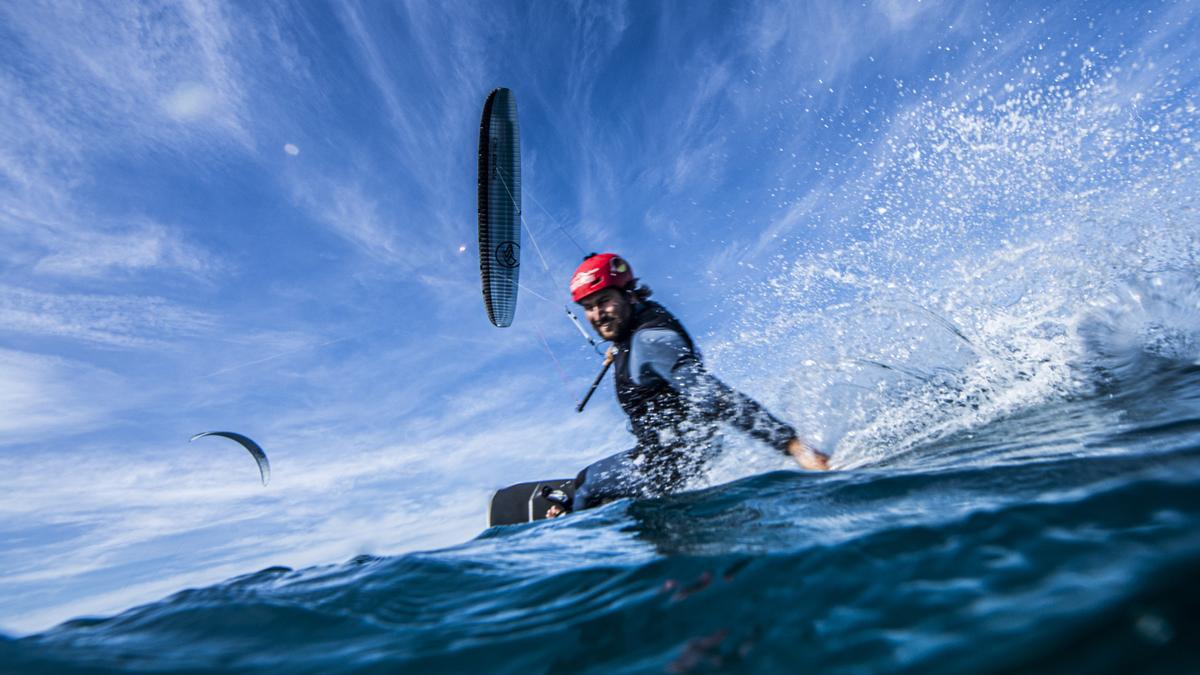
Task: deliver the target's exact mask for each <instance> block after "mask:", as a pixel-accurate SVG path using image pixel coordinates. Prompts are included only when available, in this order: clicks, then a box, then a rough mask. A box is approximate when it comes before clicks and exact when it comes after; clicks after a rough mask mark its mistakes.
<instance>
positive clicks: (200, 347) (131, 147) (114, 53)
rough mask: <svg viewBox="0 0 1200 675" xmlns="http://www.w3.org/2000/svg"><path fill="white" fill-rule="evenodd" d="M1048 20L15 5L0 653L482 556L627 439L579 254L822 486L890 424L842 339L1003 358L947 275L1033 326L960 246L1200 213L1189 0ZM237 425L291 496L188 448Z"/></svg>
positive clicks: (832, 7) (6, 205)
mask: <svg viewBox="0 0 1200 675" xmlns="http://www.w3.org/2000/svg"><path fill="white" fill-rule="evenodd" d="M1039 4H1040V3H1007V2H1006V3H995V4H993V5H989V4H987V3H939V2H900V1H898V0H897V1H881V2H865V3H854V4H852V3H842V2H820V3H776V2H745V3H696V2H675V3H649V2H634V3H617V2H611V3H600V2H537V3H508V2H504V3H474V2H450V3H425V2H413V3H385V2H367V3H350V2H347V3H334V4H318V3H308V2H304V3H283V2H279V3H223V2H215V1H209V0H194V1H192V2H180V3H173V2H163V3H157V2H147V3H124V2H113V3H104V4H103V5H99V4H94V3H83V4H76V3H65V2H64V3H49V4H41V3H9V4H7V5H4V6H3V7H0V99H2V100H4V101H5V105H4V106H2V107H0V260H2V261H3V265H0V523H3V524H2V525H0V566H2V567H3V568H4V569H5V579H4V580H3V581H0V629H3V630H6V631H10V632H24V631H29V630H37V629H41V628H45V627H47V626H49V625H51V624H52V623H54V622H57V621H60V620H63V619H66V618H69V617H70V616H75V615H79V614H86V613H97V612H113V611H117V610H120V609H122V608H124V607H127V606H129V605H131V604H133V603H136V602H141V601H146V600H150V599H153V598H156V597H159V596H162V595H165V594H168V593H170V592H173V591H175V590H178V589H180V588H183V587H185V586H187V585H194V584H203V583H209V582H212V581H216V580H219V579H222V578H225V577H228V576H231V575H234V574H239V573H243V572H248V571H252V570H254V569H257V568H260V567H265V566H268V565H275V564H284V565H292V566H301V565H309V564H317V563H329V562H336V561H339V560H343V559H346V558H348V557H350V556H352V555H354V554H357V553H374V554H394V553H399V552H403V551H405V550H411V549H413V548H426V547H433V546H441V545H448V544H453V543H456V542H460V541H463V540H465V539H467V538H470V537H471V536H473V535H474V534H476V533H477V532H478V531H479V530H480V529H482V526H483V523H484V515H483V509H484V503H485V501H486V498H487V496H488V495H489V494H490V492H491V490H493V489H495V488H497V487H500V486H503V485H505V484H508V483H512V482H517V481H520V480H526V479H531V478H537V477H547V476H557V475H571V474H573V473H574V472H575V471H576V470H578V468H580V467H581V466H583V465H584V464H586V463H587V462H589V461H592V460H594V459H597V458H599V457H600V456H603V455H605V454H608V453H610V452H613V451H616V450H618V449H621V448H623V447H625V446H627V445H628V444H629V442H630V438H629V437H628V436H627V434H626V432H625V430H624V423H623V419H622V417H621V415H620V412H619V410H618V408H617V407H616V405H615V403H614V402H613V400H612V396H611V393H610V390H609V389H608V387H605V388H604V389H603V390H602V392H601V393H600V394H599V395H598V396H597V397H596V398H595V399H594V401H593V403H592V404H591V406H590V409H589V411H588V412H587V413H586V414H585V415H576V414H575V413H574V411H573V407H574V403H575V399H576V398H577V397H578V396H579V395H580V394H581V393H582V392H583V390H584V389H585V388H586V387H587V385H588V383H589V382H590V380H591V378H592V376H593V375H594V374H595V372H596V370H597V367H598V365H599V363H598V357H596V355H595V354H594V353H593V352H592V351H591V350H590V348H588V346H587V345H586V344H585V343H584V342H583V341H582V340H581V339H580V337H579V335H578V334H577V332H576V331H575V329H574V328H573V327H572V326H571V325H570V323H568V322H567V321H566V319H565V318H564V315H563V312H562V303H563V302H565V301H566V300H567V294H566V289H565V282H566V278H567V275H568V274H569V273H570V271H571V270H572V269H573V267H574V265H575V264H576V263H577V262H578V260H579V257H580V256H579V251H578V249H577V248H576V246H575V245H574V244H573V243H572V241H571V239H572V238H573V239H574V240H576V241H578V242H580V243H581V245H582V246H584V247H585V248H587V249H589V250H615V251H620V252H622V253H624V255H626V256H627V257H628V258H629V260H630V261H631V263H632V265H633V267H634V270H635V271H636V273H637V274H638V275H639V276H640V277H641V278H642V279H643V280H644V281H646V282H647V283H648V284H649V285H650V286H652V287H653V288H654V289H655V291H656V293H657V296H658V297H659V298H660V299H661V300H663V301H664V302H665V303H666V304H668V305H669V306H670V307H672V308H673V309H674V310H676V312H677V313H678V314H679V315H680V316H681V317H682V318H683V319H684V321H685V323H686V324H687V325H688V326H689V328H690V329H691V330H692V332H693V334H695V335H696V336H697V337H698V338H699V341H700V343H701V346H702V348H704V349H705V350H706V351H707V352H708V353H709V355H710V357H711V359H712V361H713V364H714V369H715V370H717V371H718V373H719V374H721V375H722V376H724V377H725V378H726V379H727V380H729V381H730V382H731V383H732V384H735V385H736V386H738V387H740V388H742V389H744V390H745V391H747V392H748V393H750V394H752V395H753V396H755V397H757V398H760V399H761V400H763V401H764V402H766V403H768V404H769V406H770V407H771V408H772V409H774V410H776V411H777V412H779V413H780V414H781V415H782V416H784V417H786V418H787V419H789V420H790V421H792V422H794V423H796V424H797V425H798V426H799V427H801V428H802V429H803V430H804V431H805V433H806V434H808V435H809V436H810V437H811V438H815V439H817V440H818V441H820V442H822V443H823V444H824V445H825V446H826V447H827V448H830V449H834V450H835V463H836V460H837V456H838V455H837V452H836V451H837V449H838V448H839V447H841V446H840V445H839V444H840V443H841V442H842V439H843V438H844V437H847V434H850V435H851V436H853V433H856V432H861V431H862V430H861V429H857V430H856V429H855V428H853V423H851V422H847V421H846V420H845V419H844V418H843V417H842V416H840V411H841V408H840V407H839V405H838V404H837V403H836V401H837V396H838V395H839V394H838V393H837V392H836V391H833V390H832V389H830V388H829V386H827V385H829V384H830V381H829V380H828V378H827V377H826V376H827V374H828V372H829V371H830V370H834V369H836V368H837V364H838V363H839V361H838V359H839V358H841V357H842V356H845V353H846V347H845V345H846V344H848V343H850V342H853V341H854V340H855V339H856V338H855V335H858V334H857V333H855V331H856V330H858V331H859V332H865V333H871V332H872V331H874V332H878V331H876V330H875V328H876V327H877V326H878V324H877V323H871V324H870V326H871V328H870V329H869V330H868V329H867V328H864V326H863V325H858V326H857V327H856V326H855V324H853V322H852V321H849V322H845V325H847V326H848V328H847V329H846V330H847V331H848V332H842V328H841V327H840V324H839V325H838V326H834V325H833V324H829V323H825V324H820V321H821V318H820V316H821V313H822V312H823V311H824V312H826V313H827V315H834V314H836V315H837V316H839V317H841V318H842V319H845V318H846V317H847V316H851V317H853V315H852V314H851V315H848V314H847V313H846V311H845V310H844V309H842V310H838V311H837V312H832V313H830V308H832V307H841V306H842V305H839V303H846V302H848V301H850V300H852V299H854V298H856V297H858V296H859V295H861V294H862V293H864V292H867V293H871V294H876V295H878V294H884V295H886V294H887V293H891V292H892V291H894V290H895V288H896V285H897V284H899V285H900V286H903V287H906V288H910V289H914V290H913V291H912V296H913V297H914V298H924V300H921V302H924V301H925V300H928V301H929V302H930V306H937V307H941V308H943V309H944V310H945V311H947V312H950V313H951V314H953V315H954V316H955V319H956V320H957V321H958V322H959V323H960V325H971V326H974V327H975V328H977V329H979V330H984V329H985V327H986V326H990V325H992V324H990V323H989V321H993V320H995V319H996V318H997V316H996V315H994V314H987V312H986V311H982V310H980V311H976V310H979V307H980V305H979V304H978V302H977V301H976V299H974V298H965V299H964V297H962V296H961V295H956V293H957V292H958V291H957V290H956V289H957V288H958V287H957V286H956V285H955V284H954V283H949V282H946V281H945V279H946V278H948V277H946V276H945V275H944V274H942V273H943V272H946V271H947V270H951V271H955V274H957V275H958V276H956V277H954V278H955V279H959V280H961V279H962V278H963V275H966V277H967V278H969V279H970V280H973V281H972V283H973V284H975V285H974V286H970V284H968V287H972V288H977V289H979V290H980V293H984V292H985V291H986V292H987V293H992V294H1001V295H1002V294H1004V293H1008V292H1009V291H1008V290H1006V289H1005V288H1003V287H1004V281H1005V278H1004V275H1003V273H1002V272H1000V271H997V270H995V269H993V268H989V267H987V266H986V265H984V266H977V265H975V264H974V262H975V261H976V258H973V257H972V256H973V255H975V254H977V253H978V254H979V255H981V256H982V258H980V259H991V258H994V255H993V254H994V252H995V251H996V250H997V248H998V247H999V248H1001V249H1003V250H1004V251H1006V255H1010V256H1013V259H1016V260H1022V256H1023V255H1026V253H1027V252H1028V251H1029V250H1030V249H1029V248H1021V246H1022V245H1023V244H1022V242H1024V245H1035V246H1036V245H1042V244H1045V243H1046V242H1052V241H1058V240H1057V239H1055V238H1054V236H1051V235H1050V234H1049V233H1048V230H1046V229H1045V228H1046V227H1048V226H1047V224H1046V223H1047V218H1044V217H1042V214H1044V213H1047V212H1062V211H1063V210H1064V209H1070V208H1079V206H1078V203H1079V197H1080V196H1081V195H1088V196H1089V199H1091V200H1092V201H1090V202H1089V204H1098V203H1100V202H1103V203H1104V204H1106V205H1107V206H1108V207H1109V208H1111V209H1113V210H1115V211H1119V212H1122V213H1128V214H1131V215H1130V217H1137V214H1144V213H1147V212H1149V211H1153V209H1152V208H1150V209H1148V205H1147V203H1146V202H1144V201H1143V202H1137V203H1131V202H1127V201H1122V197H1120V195H1122V194H1128V193H1127V192H1119V191H1106V190H1107V188H1109V187H1111V186H1112V185H1114V184H1139V183H1137V181H1139V180H1147V179H1149V178H1156V177H1160V176H1161V175H1162V174H1161V173H1160V172H1161V171H1162V170H1163V168H1162V167H1164V166H1166V167H1174V173H1173V174H1172V175H1183V176H1186V177H1187V178H1186V179H1182V178H1181V179H1180V180H1181V181H1182V183H1181V184H1182V185H1183V186H1184V188H1185V189H1190V188H1191V187H1192V186H1194V182H1190V181H1191V180H1192V178H1191V177H1193V176H1194V165H1193V164H1191V157H1192V156H1194V155H1195V154H1196V146H1195V143H1196V142H1195V140H1194V137H1193V136H1192V133H1193V132H1194V130H1195V128H1196V125H1195V120H1196V114H1195V105H1194V102H1195V91H1196V82H1195V76H1194V75H1192V74H1191V73H1192V70H1191V68H1192V67H1191V66H1188V65H1187V64H1189V63H1191V64H1194V63H1195V62H1196V61H1195V59H1196V57H1197V54H1196V52H1197V45H1196V44H1195V37H1194V36H1195V34H1196V28H1197V19H1196V15H1197V6H1196V3H1194V2H1171V3H1145V4H1144V5H1141V6H1138V7H1130V6H1128V5H1127V4H1126V3H1110V4H1105V3H1076V4H1075V5H1069V4H1055V5H1054V6H1053V7H1048V8H1043V7H1039V6H1038V5H1039ZM497 86H506V87H509V88H511V89H512V90H513V91H514V93H515V95H516V97H517V102H518V107H519V111H520V116H521V131H522V153H523V171H524V195H525V203H524V207H525V208H524V210H525V214H526V218H527V221H528V225H529V228H530V229H531V230H532V233H533V234H534V235H535V237H536V239H537V242H538V244H539V245H540V248H541V250H542V252H543V253H544V254H545V257H546V260H547V263H548V267H549V269H548V270H546V269H543V268H542V265H541V263H540V262H539V260H538V259H537V258H536V257H535V256H534V254H533V251H534V249H533V247H532V246H531V245H530V241H529V240H528V239H527V240H526V241H525V247H524V260H523V272H522V282H523V283H524V284H526V285H527V286H528V287H529V289H530V290H531V291H533V292H535V293H536V294H538V295H542V296H545V297H546V298H547V299H548V300H551V301H546V300H542V299H539V298H537V297H535V296H534V295H533V294H531V293H528V292H526V293H524V294H523V295H522V297H521V299H520V303H519V306H518V310H517V318H516V321H515V322H514V325H513V326H512V327H511V328H508V329H503V330H500V329H496V328H494V327H492V326H491V324H490V323H489V322H488V321H487V318H486V315H485V313H484V310H483V305H482V302H481V299H480V292H479V280H478V259H477V257H476V251H475V227H476V217H475V182H474V181H475V178H474V165H475V161H476V160H475V143H476V140H477V134H478V124H479V113H480V107H481V105H482V103H483V100H484V98H485V97H486V95H487V93H488V91H490V90H491V89H492V88H494V87H497ZM1064 92H1065V94H1064ZM1068 99H1070V100H1068ZM1189 106H1191V107H1190V109H1189ZM1089 125H1090V126H1089ZM1151 128H1153V132H1151V131H1149V130H1150V129H1151ZM1159 182H1160V183H1161V181H1159ZM1139 185H1140V184H1139ZM1164 199H1165V198H1164ZM1164 203H1165V204H1166V206H1168V207H1169V206H1171V205H1173V204H1178V199H1174V200H1167V201H1166V202H1164ZM1151 206H1152V205H1151ZM1089 208H1091V207H1089ZM1122 209H1124V211H1122ZM1056 210H1057V211H1056ZM1160 215H1161V214H1160ZM1161 220H1162V219H1161V218H1160V222H1159V225H1162V222H1161ZM1167 220H1168V221H1169V222H1168V223H1167V226H1171V225H1172V223H1173V222H1174V221H1171V219H1170V217H1167ZM1175 230H1176V231H1177V230H1178V227H1176V228H1175ZM568 233H569V236H568ZM1055 236H1056V235H1055ZM1082 239H1083V238H1082V237H1080V238H1079V240H1082ZM1156 240H1157V239H1156ZM1185 240H1186V238H1185ZM1073 241H1076V240H1073ZM1186 241H1191V240H1186ZM1031 242H1032V244H1031ZM1006 247H1007V248H1006ZM1185 248H1186V247H1185ZM1038 250H1039V251H1042V253H1043V254H1044V255H1043V256H1042V257H1040V258H1038V260H1039V261H1042V262H1045V261H1046V260H1051V259H1054V258H1053V255H1052V253H1053V251H1050V250H1048V249H1047V250H1043V249H1038ZM980 252H982V253H980ZM1193 255H1194V254H1193ZM797 261H802V262H803V264H804V266H803V267H799V266H797V265H798V262H797ZM1030 267H1031V268H1033V267H1036V265H1033V264H1031V265H1030ZM1055 269H1058V268H1055ZM946 274H949V272H946ZM939 275H942V276H939ZM972 275H974V276H972ZM989 275H990V276H989ZM950 276H954V275H950ZM1063 276H1064V277H1065V278H1068V282H1064V283H1065V284H1067V285H1069V277H1070V274H1066V275H1063ZM931 278H939V279H942V281H940V282H929V284H930V286H929V287H928V289H927V290H928V292H927V293H918V292H917V290H916V289H919V288H922V284H923V283H926V282H927V281H928V280H929V279H931ZM997 289H999V290H997ZM801 291H803V292H801ZM1013 294H1014V295H1013V297H1017V295H1016V292H1015V291H1014V292H1013ZM993 299H994V298H993ZM1013 302H1017V301H1016V300H1014V301H1013ZM1047 311H1049V310H1047ZM1055 311H1057V310H1055ZM839 312H840V313H839ZM818 325H820V327H821V329H822V330H821V331H819V332H820V333H821V335H819V336H816V337H814V336H813V333H814V332H815V331H813V330H812V328H813V327H814V326H818ZM869 337H870V336H869V335H858V339H861V342H859V343H857V344H860V345H862V346H861V350H865V351H870V349H871V347H870V346H868V344H867V343H868V342H869ZM900 342H903V341H900ZM900 342H897V341H895V340H891V341H885V344H886V345H889V346H888V347H887V349H891V350H892V352H891V355H892V356H893V357H895V356H896V352H895V348H896V345H897V344H900ZM906 344H907V343H906ZM781 345H785V346H781ZM954 349H956V348H954V347H948V348H947V351H946V353H950V352H952V351H954ZM897 358H898V357H897ZM946 358H950V359H952V357H950V356H947V357H946ZM797 363H804V364H806V365H804V368H808V369H810V370H811V372H809V371H806V370H804V369H803V368H801V369H799V370H794V369H792V366H794V365H795V364H797ZM822 377H825V378H826V379H821V378H822ZM1048 377H1049V376H1048ZM214 429H228V430H234V431H239V432H242V433H245V434H247V435H249V436H251V437H253V438H255V439H256V440H258V441H259V442H260V443H261V444H262V445H263V446H264V447H265V448H266V450H267V452H268V454H269V455H270V457H271V460H272V464H273V468H274V474H273V480H272V482H271V484H270V485H269V486H268V487H266V488H263V487H262V486H260V485H259V484H258V479H257V473H256V471H255V469H254V466H253V463H252V461H251V460H250V459H249V458H248V457H247V456H246V455H245V454H244V453H242V452H241V451H240V449H238V448H236V446H233V445H231V444H226V443H225V442H224V441H222V440H221V439H211V438H210V439H204V440H202V441H198V442H196V443H194V444H190V445H189V444H188V442H187V439H188V437H189V436H191V435H192V434H194V433H197V432H200V431H207V430H214ZM846 452H847V453H849V452H850V451H849V450H847V451H846ZM849 464H850V462H849V461H847V462H846V464H845V465H849ZM783 466H786V463H784V462H783V461H782V460H780V459H779V458H776V457H762V458H760V459H758V460H755V461H752V462H749V463H748V464H747V465H746V467H744V468H743V469H742V470H743V471H746V472H753V471H757V470H767V469H772V468H780V467H783ZM431 509H432V510H433V511H434V512H435V514H433V515H431Z"/></svg>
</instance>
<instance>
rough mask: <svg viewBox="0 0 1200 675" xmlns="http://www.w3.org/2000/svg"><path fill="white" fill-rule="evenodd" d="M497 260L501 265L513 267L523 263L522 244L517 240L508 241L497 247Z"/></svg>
mask: <svg viewBox="0 0 1200 675" xmlns="http://www.w3.org/2000/svg"><path fill="white" fill-rule="evenodd" d="M496 262H497V263H498V264H499V265H500V266H501V267H507V268H509V269H512V268H513V267H516V266H518V265H520V264H521V246H520V244H517V243H516V242H512V241H506V242H504V243H502V244H500V245H499V246H497V247H496Z"/></svg>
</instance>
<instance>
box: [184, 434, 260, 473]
mask: <svg viewBox="0 0 1200 675" xmlns="http://www.w3.org/2000/svg"><path fill="white" fill-rule="evenodd" d="M205 436H224V437H225V438H228V439H231V440H234V441H237V442H238V443H240V444H241V445H242V447H243V448H245V449H247V450H249V451H250V455H251V456H252V457H254V461H255V462H257V463H258V475H259V476H260V477H262V484H263V485H264V486H266V484H267V482H268V481H270V480H271V463H270V462H269V461H267V453H265V452H263V449H262V448H260V447H259V446H258V443H255V442H254V441H252V440H250V439H249V438H246V437H245V436H243V435H241V434H239V433H234V432H232V431H205V432H204V433H201V434H196V435H195V436H192V437H191V438H190V439H188V442H189V443H191V442H192V441H194V440H196V439H197V438H203V437H205Z"/></svg>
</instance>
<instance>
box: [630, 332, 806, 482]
mask: <svg viewBox="0 0 1200 675" xmlns="http://www.w3.org/2000/svg"><path fill="white" fill-rule="evenodd" d="M631 357H632V364H631V365H632V368H631V370H632V372H633V373H635V374H636V375H635V377H637V378H638V379H639V380H640V379H641V377H643V376H654V377H658V378H661V379H663V380H664V381H665V382H667V384H669V385H670V386H671V387H672V388H674V389H675V390H676V391H678V392H680V393H682V394H684V395H685V396H687V397H688V398H689V400H691V402H692V404H693V405H695V406H696V407H697V408H698V409H699V410H700V411H702V412H704V413H707V414H710V415H713V416H714V417H716V418H717V419H720V420H722V421H724V422H727V423H729V424H730V425H732V426H734V427H736V428H737V429H740V430H741V431H744V432H745V433H747V434H749V435H750V436H752V437H754V438H757V439H758V440H760V441H763V442H764V443H766V444H767V445H770V446H772V447H774V448H777V449H778V450H780V451H781V452H786V453H787V454H789V455H791V456H792V457H793V458H794V459H795V460H796V461H797V462H798V463H799V464H800V466H801V467H803V468H805V469H808V470H811V471H824V470H827V469H829V457H828V456H827V455H825V454H824V453H822V452H820V451H819V450H816V449H815V448H813V447H812V446H810V445H808V444H806V443H805V442H804V441H802V440H800V437H799V436H797V435H796V430H795V429H793V428H792V427H791V426H789V425H787V424H785V423H784V422H782V421H780V420H779V419H777V418H776V417H775V416H774V415H772V414H771V413H770V412H768V411H767V410H766V408H763V407H762V406H761V405H759V403H758V402H757V401H755V400H754V399H752V398H750V397H749V396H746V395H745V394H743V393H741V392H739V391H737V390H735V389H733V388H732V387H730V386H729V385H727V384H725V383H724V382H722V381H721V380H719V379H717V378H716V377H714V376H713V375H711V374H710V373H709V372H708V371H706V370H705V369H704V366H703V365H702V364H701V363H700V360H699V359H698V358H697V357H696V356H695V355H694V354H693V353H692V352H691V350H689V349H688V348H687V344H686V343H685V342H684V340H683V338H682V337H681V336H680V335H679V334H678V333H676V332H674V331H672V330H668V329H649V330H644V331H640V332H639V333H638V334H637V335H636V336H635V337H634V344H633V350H632V354H631Z"/></svg>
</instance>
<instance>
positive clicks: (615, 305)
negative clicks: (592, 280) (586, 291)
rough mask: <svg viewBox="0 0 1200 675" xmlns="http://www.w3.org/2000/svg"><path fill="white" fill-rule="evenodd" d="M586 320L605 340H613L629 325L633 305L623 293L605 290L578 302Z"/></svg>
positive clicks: (611, 289) (613, 289)
mask: <svg viewBox="0 0 1200 675" xmlns="http://www.w3.org/2000/svg"><path fill="white" fill-rule="evenodd" d="M579 304H580V305H582V306H583V311H584V314H585V316H587V320H588V321H589V322H590V323H591V324H592V328H595V329H596V333H597V334H598V335H599V336H600V337H601V338H603V339H605V340H615V339H616V338H617V337H618V336H619V335H621V332H622V331H624V330H625V327H626V326H627V325H628V324H629V317H630V316H632V315H633V305H632V304H630V302H629V300H628V299H627V298H626V297H625V293H624V292H622V291H620V290H617V289H615V288H606V289H604V290H602V291H600V292H599V293H593V294H591V295H589V296H587V297H586V298H584V299H583V300H581V301H580V302H579Z"/></svg>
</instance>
